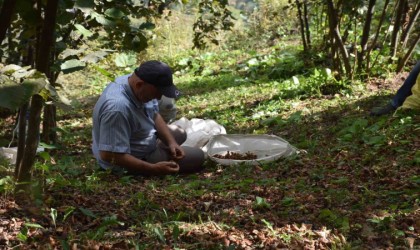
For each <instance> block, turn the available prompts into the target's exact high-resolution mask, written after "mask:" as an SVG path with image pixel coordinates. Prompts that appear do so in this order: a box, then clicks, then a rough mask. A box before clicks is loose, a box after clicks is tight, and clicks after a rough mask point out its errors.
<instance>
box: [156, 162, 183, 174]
mask: <svg viewBox="0 0 420 250" xmlns="http://www.w3.org/2000/svg"><path fill="white" fill-rule="evenodd" d="M178 171H179V165H178V164H177V163H176V162H174V161H161V162H158V163H155V164H153V172H155V175H165V174H176V173H178Z"/></svg>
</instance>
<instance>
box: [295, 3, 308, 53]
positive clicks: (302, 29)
mask: <svg viewBox="0 0 420 250" xmlns="http://www.w3.org/2000/svg"><path fill="white" fill-rule="evenodd" d="M296 8H297V11H298V18H299V26H300V35H301V37H302V43H303V50H304V51H305V52H308V43H307V41H306V37H305V24H304V21H303V15H302V3H301V2H299V0H296Z"/></svg>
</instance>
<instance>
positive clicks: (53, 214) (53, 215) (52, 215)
mask: <svg viewBox="0 0 420 250" xmlns="http://www.w3.org/2000/svg"><path fill="white" fill-rule="evenodd" d="M50 216H51V219H52V221H53V224H54V226H56V224H55V221H56V219H57V209H54V208H51V212H50Z"/></svg>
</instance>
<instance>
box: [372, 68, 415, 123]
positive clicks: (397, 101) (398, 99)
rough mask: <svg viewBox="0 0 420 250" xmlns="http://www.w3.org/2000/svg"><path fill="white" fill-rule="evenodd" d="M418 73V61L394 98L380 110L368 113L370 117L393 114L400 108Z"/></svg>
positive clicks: (409, 92) (409, 93)
mask: <svg viewBox="0 0 420 250" xmlns="http://www.w3.org/2000/svg"><path fill="white" fill-rule="evenodd" d="M419 73H420V61H418V62H417V63H416V65H415V66H414V68H413V69H412V70H411V71H410V73H409V74H408V77H407V79H405V81H404V83H403V85H401V87H400V88H399V89H398V91H397V93H396V94H395V96H394V97H393V98H392V100H391V101H390V102H389V103H388V104H387V105H386V106H384V107H381V108H375V109H373V110H372V111H371V112H370V115H373V116H380V115H385V114H389V113H391V112H394V111H395V110H396V109H397V108H398V107H400V106H401V105H402V104H403V103H404V101H405V99H406V98H407V97H408V96H410V95H411V94H412V93H411V88H412V87H413V86H414V84H416V80H417V76H418V75H419Z"/></svg>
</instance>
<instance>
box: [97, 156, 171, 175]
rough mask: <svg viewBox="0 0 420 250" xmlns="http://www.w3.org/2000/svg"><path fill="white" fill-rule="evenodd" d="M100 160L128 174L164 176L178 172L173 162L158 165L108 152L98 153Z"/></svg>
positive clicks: (163, 162)
mask: <svg viewBox="0 0 420 250" xmlns="http://www.w3.org/2000/svg"><path fill="white" fill-rule="evenodd" d="M99 155H100V157H101V159H102V160H104V161H106V162H108V163H111V164H112V165H117V166H121V167H123V168H125V169H126V170H127V171H128V172H131V173H138V174H143V175H165V174H175V173H177V172H178V171H179V166H178V164H177V163H175V162H170V161H162V162H158V163H155V164H153V163H149V162H146V161H142V160H140V159H138V158H136V157H134V156H132V155H130V154H126V153H114V152H109V151H99Z"/></svg>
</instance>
